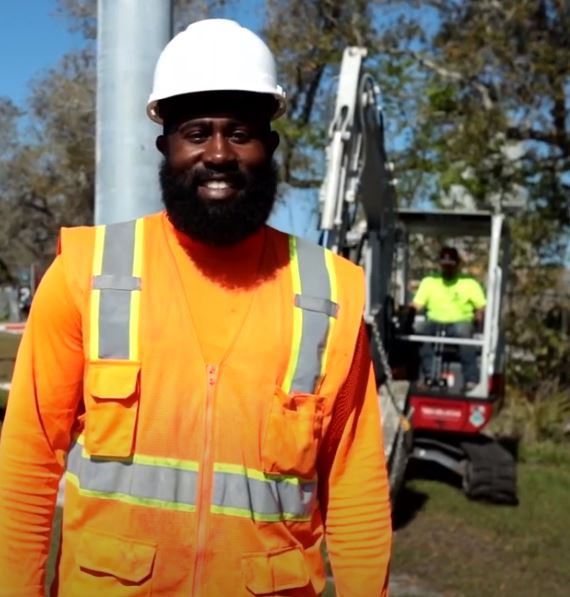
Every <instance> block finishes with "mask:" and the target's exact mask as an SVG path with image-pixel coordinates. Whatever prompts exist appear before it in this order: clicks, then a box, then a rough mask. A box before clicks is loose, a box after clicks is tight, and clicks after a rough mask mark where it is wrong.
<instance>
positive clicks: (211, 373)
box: [206, 365, 218, 386]
mask: <svg viewBox="0 0 570 597" xmlns="http://www.w3.org/2000/svg"><path fill="white" fill-rule="evenodd" d="M206 371H207V374H208V385H209V386H213V385H214V384H215V383H216V374H217V372H218V369H217V367H216V365H208V367H207V368H206Z"/></svg>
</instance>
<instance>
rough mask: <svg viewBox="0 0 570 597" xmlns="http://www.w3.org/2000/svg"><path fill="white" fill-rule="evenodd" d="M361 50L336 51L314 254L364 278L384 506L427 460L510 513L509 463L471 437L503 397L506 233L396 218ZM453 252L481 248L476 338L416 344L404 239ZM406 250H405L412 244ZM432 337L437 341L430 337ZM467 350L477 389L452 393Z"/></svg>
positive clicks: (501, 225)
mask: <svg viewBox="0 0 570 597" xmlns="http://www.w3.org/2000/svg"><path fill="white" fill-rule="evenodd" d="M366 54H367V52H366V49H365V48H358V47H349V48H346V49H345V51H344V54H343V58H342V64H341V69H340V75H339V79H338V86H337V88H338V90H337V95H336V103H335V110H334V114H333V117H332V120H331V124H330V127H329V132H328V143H327V147H326V173H325V178H324V180H323V185H322V188H321V197H320V210H319V211H320V225H319V232H320V238H321V244H322V245H323V246H325V247H327V248H328V249H330V250H332V251H334V252H336V253H339V254H341V255H343V256H345V257H347V258H349V259H351V260H352V261H354V262H355V263H357V264H359V265H361V266H362V267H363V268H364V271H365V274H366V283H367V304H366V312H365V322H366V324H367V327H368V330H369V333H370V340H371V351H372V358H373V361H374V366H375V371H376V376H377V382H378V389H379V402H380V404H381V410H382V423H383V439H384V449H385V454H386V460H387V463H388V472H389V479H390V489H391V496H392V499H393V500H394V499H395V498H396V496H397V494H398V492H399V489H400V488H401V487H402V484H403V483H404V479H405V473H406V468H407V464H408V461H409V460H410V459H418V460H430V461H434V462H437V463H438V464H440V465H442V466H445V467H447V468H449V469H451V470H452V471H454V472H455V473H457V474H459V475H460V476H461V478H462V482H463V487H464V489H465V492H466V493H467V495H469V496H470V497H472V498H484V499H489V500H491V501H496V502H503V503H513V502H515V501H516V471H515V464H514V460H513V458H512V456H511V455H510V454H509V453H508V452H507V451H506V450H504V449H503V448H502V447H501V446H500V445H499V444H498V443H497V442H495V441H493V440H492V439H491V438H489V437H487V436H484V435H483V434H482V433H481V431H482V430H483V428H484V427H485V426H486V425H487V423H488V422H489V421H490V419H491V417H492V416H493V414H494V413H495V412H496V410H497V409H498V408H499V406H500V404H501V402H502V399H503V396H504V366H505V358H504V357H505V345H504V330H503V318H502V316H501V314H502V309H503V297H504V294H505V284H506V272H507V271H508V226H507V225H506V222H505V218H504V216H503V215H502V214H494V213H489V212H479V211H462V212H457V211H420V210H406V209H398V208H397V200H396V192H395V189H396V182H397V181H396V179H395V178H394V177H393V167H392V165H391V163H390V162H389V161H388V158H387V154H386V151H385V143H384V116H383V111H382V105H381V101H380V98H381V93H380V87H379V86H378V84H377V83H376V81H375V80H374V79H373V77H372V76H371V75H370V74H369V73H367V72H366V71H365V69H364V61H365V58H366ZM422 236H423V237H438V238H439V237H445V238H453V239H455V240H456V241H460V242H465V241H466V240H467V239H469V238H477V239H479V241H482V240H483V239H487V240H486V241H485V242H486V245H485V247H486V248H485V251H484V252H485V253H487V254H488V258H487V264H486V266H487V273H486V276H485V277H484V280H481V281H482V282H484V283H485V286H486V295H487V307H486V317H485V321H484V326H483V329H482V330H480V331H479V333H477V334H475V335H474V336H473V337H469V338H452V337H448V336H446V335H445V330H442V331H441V332H442V333H436V334H435V335H434V336H427V337H426V336H425V335H422V334H421V333H418V332H419V331H420V330H419V329H417V330H416V329H415V326H416V325H417V324H418V323H419V322H420V320H419V319H416V320H415V321H411V319H410V317H409V310H408V311H407V312H406V306H407V305H409V301H410V298H411V296H410V294H411V283H412V281H413V266H414V259H411V257H413V255H412V249H413V247H414V240H413V239H414V238H416V237H422ZM415 242H417V241H415ZM437 332H439V330H438V331H437ZM426 342H430V343H433V345H434V347H435V352H436V356H437V359H436V367H437V371H434V378H436V379H437V381H438V383H437V384H436V385H435V386H433V385H432V386H431V387H430V388H424V387H422V386H420V384H419V383H418V382H421V380H420V379H419V376H418V352H419V350H420V347H421V345H422V344H424V343H426ZM461 345H463V346H466V345H469V346H470V347H474V349H475V350H476V352H477V359H478V365H479V371H480V374H479V379H478V382H477V383H476V384H475V387H473V388H470V389H469V391H468V392H465V391H464V390H463V383H462V381H461V367H460V365H459V363H458V359H457V351H458V347H460V346H461Z"/></svg>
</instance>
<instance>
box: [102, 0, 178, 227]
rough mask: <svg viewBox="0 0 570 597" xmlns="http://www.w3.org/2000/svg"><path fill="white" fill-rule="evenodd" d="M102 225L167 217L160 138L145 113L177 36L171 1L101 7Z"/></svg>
mask: <svg viewBox="0 0 570 597" xmlns="http://www.w3.org/2000/svg"><path fill="white" fill-rule="evenodd" d="M97 19H98V21H97V127H96V179H95V223H96V224H109V223H113V222H119V221H123V220H130V219H133V218H136V217H138V216H141V215H144V214H148V213H152V212H155V211H158V210H160V208H161V201H160V191H159V185H158V166H159V163H160V154H159V153H158V151H157V149H156V147H155V138H156V136H157V134H159V133H160V128H159V127H158V126H157V125H156V124H154V123H152V122H151V121H150V120H149V118H148V117H147V116H146V114H145V109H146V102H147V99H148V96H149V94H150V91H151V86H152V78H153V73H154V65H155V63H156V60H157V58H158V56H159V54H160V52H161V50H162V49H163V48H164V46H165V45H166V44H167V43H168V40H169V39H170V36H171V33H172V1H171V0H98V10H97Z"/></svg>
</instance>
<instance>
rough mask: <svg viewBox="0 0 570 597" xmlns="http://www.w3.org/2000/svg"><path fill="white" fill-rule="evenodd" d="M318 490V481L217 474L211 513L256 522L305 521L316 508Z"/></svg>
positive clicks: (215, 475)
mask: <svg viewBox="0 0 570 597" xmlns="http://www.w3.org/2000/svg"><path fill="white" fill-rule="evenodd" d="M316 491H317V484H316V482H315V481H310V482H304V481H299V480H294V481H292V480H287V479H278V478H276V479H273V478H269V477H267V478H265V479H264V480H261V479H254V478H252V477H248V476H247V473H245V474H241V473H226V472H216V473H215V474H214V494H213V496H212V511H213V512H219V513H221V514H228V515H230V516H231V515H234V516H245V517H248V518H252V519H254V520H267V521H279V520H306V519H307V518H309V517H310V516H311V513H312V512H313V509H314V507H315V505H316Z"/></svg>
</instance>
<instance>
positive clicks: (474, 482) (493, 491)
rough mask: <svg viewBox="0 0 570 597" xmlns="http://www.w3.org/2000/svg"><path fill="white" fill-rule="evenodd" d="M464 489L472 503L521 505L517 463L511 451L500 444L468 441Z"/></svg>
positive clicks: (490, 441)
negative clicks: (518, 495)
mask: <svg viewBox="0 0 570 597" xmlns="http://www.w3.org/2000/svg"><path fill="white" fill-rule="evenodd" d="M461 449H462V450H463V451H464V452H465V455H466V456H467V460H466V462H465V472H464V475H463V490H464V491H465V495H467V497H469V498H470V499H472V500H484V501H488V502H492V503H495V504H506V505H517V504H518V497H517V470H516V462H515V459H514V457H513V456H512V454H511V453H510V452H508V451H507V450H506V449H505V448H504V447H503V446H501V445H500V444H499V443H497V442H496V441H493V440H491V439H489V440H488V441H465V442H462V443H461Z"/></svg>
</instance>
